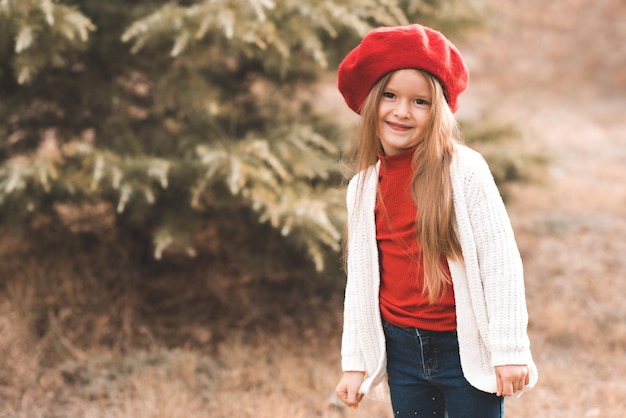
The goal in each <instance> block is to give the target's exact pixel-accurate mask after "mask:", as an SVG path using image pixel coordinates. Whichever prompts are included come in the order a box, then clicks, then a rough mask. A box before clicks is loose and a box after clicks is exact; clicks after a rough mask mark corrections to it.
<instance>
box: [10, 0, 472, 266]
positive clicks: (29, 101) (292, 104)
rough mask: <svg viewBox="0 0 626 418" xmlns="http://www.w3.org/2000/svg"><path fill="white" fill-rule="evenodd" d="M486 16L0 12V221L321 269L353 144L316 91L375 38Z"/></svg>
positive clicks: (178, 4) (195, 6)
mask: <svg viewBox="0 0 626 418" xmlns="http://www.w3.org/2000/svg"><path fill="white" fill-rule="evenodd" d="M481 7H482V3H481V2H479V1H474V2H461V1H457V0H448V1H420V2H413V1H406V0H404V1H392V0H343V1H339V2H338V1H330V0H241V1H237V2H233V1H226V0H197V1H192V0H187V1H184V0H179V1H175V2H172V1H158V0H144V1H136V2H127V1H121V0H111V1H106V2H102V1H98V0H82V1H70V0H67V1H53V0H29V1H23V0H0V221H2V222H3V223H4V224H5V225H13V226H17V227H20V228H27V229H28V230H29V231H31V232H33V231H35V230H36V231H37V233H46V231H47V229H46V228H47V227H45V226H44V227H41V225H42V224H46V223H45V222H42V221H41V220H42V219H47V220H48V221H47V222H48V225H50V224H53V225H55V224H59V223H60V224H62V225H64V226H65V227H66V229H67V230H69V231H72V232H76V233H89V234H95V235H102V234H107V233H110V231H111V230H125V231H133V237H134V238H135V239H137V240H139V241H140V242H143V243H144V244H145V245H149V244H151V248H152V249H151V253H152V255H153V256H154V257H156V258H160V257H161V256H162V255H163V253H164V252H170V253H173V254H175V253H182V254H188V255H194V254H196V253H197V252H198V251H203V250H205V249H206V248H214V247H215V245H218V246H220V247H222V250H221V251H225V253H228V254H231V255H232V257H233V258H236V257H238V254H239V255H241V254H240V253H241V251H242V248H243V247H244V246H247V251H249V252H250V251H251V252H252V254H251V257H253V259H254V262H255V263H256V265H257V266H258V265H259V263H263V261H262V260H266V258H267V256H268V248H271V250H272V252H273V256H275V257H282V256H284V255H285V254H287V257H285V259H286V258H288V257H290V256H289V254H294V250H293V247H295V248H296V249H298V250H297V251H296V252H304V253H306V254H308V257H309V259H310V260H312V261H313V264H314V266H315V267H316V268H317V269H318V270H319V269H322V268H323V265H324V262H325V254H328V253H329V250H330V252H331V253H335V254H336V251H337V250H338V249H339V244H340V239H341V228H342V226H341V225H342V216H343V215H342V214H343V210H344V209H343V208H344V205H343V197H342V191H341V190H340V189H339V187H338V185H339V183H340V178H341V175H340V173H339V172H338V168H339V167H338V159H339V151H340V149H341V147H342V142H341V140H340V138H339V136H340V135H339V134H338V133H339V128H338V127H337V126H334V125H333V124H332V123H330V122H329V121H327V120H324V119H323V118H322V117H320V116H319V115H318V114H316V112H315V111H314V109H315V107H314V106H313V105H312V100H314V98H310V97H308V95H307V94H306V91H307V87H308V86H311V85H313V84H314V83H315V82H316V81H318V80H319V78H320V76H321V75H322V74H324V72H325V71H328V70H334V68H335V67H336V64H337V62H338V59H339V58H340V57H342V56H344V55H345V53H347V51H348V50H349V48H351V47H353V46H354V45H355V44H356V43H357V42H358V40H359V39H360V38H361V37H362V36H363V35H364V34H365V33H366V32H367V31H369V30H370V29H371V28H372V27H373V26H378V25H396V24H406V23H408V22H409V21H415V20H416V19H417V20H419V21H420V22H422V23H425V24H431V23H432V24H434V25H437V26H439V27H449V28H450V27H452V26H454V25H455V24H460V25H461V26H462V27H466V26H468V25H470V24H474V23H476V22H477V21H478V20H479V19H478V18H477V16H479V15H480V11H481ZM268 226H269V228H268ZM203 231H204V232H206V231H212V232H211V233H205V234H204V236H210V240H211V241H212V244H210V245H204V246H203V244H201V243H198V239H197V238H198V236H199V235H203V233H202V232H203ZM215 243H217V244H215ZM118 244H119V245H125V243H124V242H121V240H120V242H118ZM205 244H206V243H205ZM224 248H229V249H230V250H228V251H226V250H224ZM335 258H336V256H335ZM265 262H266V263H267V260H266V261H265Z"/></svg>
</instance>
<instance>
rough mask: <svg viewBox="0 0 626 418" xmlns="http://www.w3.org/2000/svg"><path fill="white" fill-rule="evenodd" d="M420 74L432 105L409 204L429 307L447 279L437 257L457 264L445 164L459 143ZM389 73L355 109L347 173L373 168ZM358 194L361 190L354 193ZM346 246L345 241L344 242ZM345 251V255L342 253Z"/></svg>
mask: <svg viewBox="0 0 626 418" xmlns="http://www.w3.org/2000/svg"><path fill="white" fill-rule="evenodd" d="M418 71H420V73H422V75H424V77H426V80H427V81H428V85H429V87H430V91H431V96H432V102H431V107H430V117H429V119H428V123H427V126H426V129H425V132H426V134H425V136H424V139H423V140H422V141H421V142H420V143H419V144H418V145H417V146H416V148H415V151H414V152H413V157H412V165H413V177H412V181H411V198H412V199H413V201H414V202H415V204H416V206H417V207H418V209H419V210H418V211H417V213H416V219H415V223H416V227H417V228H416V229H417V235H418V236H417V237H416V238H417V239H419V241H420V244H421V248H422V257H423V266H424V293H425V294H426V295H428V298H429V301H430V303H435V302H436V301H437V300H438V299H439V298H440V297H441V296H442V295H443V292H444V290H445V286H446V284H448V283H450V282H451V278H450V277H449V275H448V274H447V271H446V270H445V269H444V267H443V266H442V264H441V256H442V255H445V256H446V257H449V258H452V259H456V260H462V258H463V256H462V253H461V244H460V242H459V239H458V237H457V234H456V231H455V227H454V224H455V220H454V206H453V201H452V180H451V178H450V164H451V162H452V157H453V154H454V147H455V144H456V143H459V142H461V141H462V139H461V133H460V130H459V126H458V123H457V121H456V119H455V118H454V115H453V114H452V111H451V110H450V108H449V107H448V105H447V103H446V98H445V92H444V90H443V88H442V87H441V84H440V83H439V81H438V80H437V79H436V78H435V77H434V76H432V75H431V74H430V73H427V72H425V71H421V70H418ZM392 74H393V73H389V74H387V75H385V76H384V77H383V78H381V79H380V80H379V81H378V82H377V83H376V84H375V85H374V87H372V89H371V90H370V93H369V95H368V96H367V98H366V99H365V102H364V104H363V106H362V108H361V121H360V124H359V126H358V128H357V132H356V135H355V138H354V142H353V146H352V150H351V152H350V154H349V162H350V165H351V167H352V169H353V173H356V172H360V171H363V170H366V169H367V168H369V167H371V166H372V165H374V164H376V161H377V159H378V153H379V152H380V151H381V150H382V144H381V141H380V138H379V136H378V134H377V122H378V105H379V102H380V98H381V96H382V93H383V92H384V90H385V88H386V86H387V83H388V82H389V79H390V78H391V75H392ZM358 190H359V193H362V191H363V187H362V185H360V186H359V187H358ZM346 242H347V240H346ZM346 251H347V249H346Z"/></svg>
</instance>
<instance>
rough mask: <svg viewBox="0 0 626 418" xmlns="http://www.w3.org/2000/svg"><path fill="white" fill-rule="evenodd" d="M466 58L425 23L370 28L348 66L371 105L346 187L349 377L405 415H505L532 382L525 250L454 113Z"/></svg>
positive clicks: (344, 67)
mask: <svg viewBox="0 0 626 418" xmlns="http://www.w3.org/2000/svg"><path fill="white" fill-rule="evenodd" d="M467 81H468V70H467V67H466V66H465V64H464V62H463V59H462V57H461V55H460V54H459V52H458V50H457V49H456V48H455V46H454V45H452V43H450V41H449V40H447V39H446V38H445V37H444V36H443V35H442V34H441V33H439V32H437V31H434V30H432V29H430V28H427V27H424V26H421V25H409V26H402V27H392V28H379V29H376V30H374V31H372V32H370V33H369V34H368V35H367V36H366V37H365V38H364V39H363V41H362V42H361V44H360V45H358V46H357V47H356V48H355V49H354V50H353V51H352V52H350V54H348V56H347V57H346V58H345V60H344V61H343V62H342V63H341V65H340V66H339V72H338V85H339V90H340V92H341V93H342V95H343V97H344V98H345V100H346V103H347V104H348V106H349V107H350V108H351V109H352V110H353V111H355V112H356V113H358V114H360V115H361V123H360V128H359V131H358V135H357V137H356V139H357V140H356V144H355V145H356V146H355V152H354V159H353V162H354V165H355V171H356V172H357V174H356V175H355V176H354V177H353V178H352V179H351V180H350V183H349V185H348V192H347V206H348V229H347V230H348V232H347V240H346V246H347V248H346V251H347V273H348V281H347V285H346V295H345V307H344V330H343V338H342V350H341V351H342V368H343V370H344V374H343V377H342V378H341V381H340V382H339V384H338V385H337V388H336V393H337V395H338V396H339V398H340V399H341V400H342V401H343V402H344V403H345V404H346V405H348V406H351V407H354V408H356V407H357V406H358V403H359V401H360V400H361V398H362V397H363V395H364V394H368V396H370V397H372V398H375V399H389V398H390V399H391V403H392V408H393V412H394V415H395V416H398V417H415V416H429V417H430V416H440V417H444V416H447V417H449V418H492V417H503V416H504V402H503V397H504V396H510V395H513V394H515V393H521V392H522V391H524V390H526V389H528V388H530V387H532V386H534V385H535V383H536V381H537V369H536V367H535V364H534V363H533V360H532V356H531V352H530V346H529V340H528V336H527V332H526V327H527V322H528V314H527V310H526V301H525V295H524V283H523V272H522V263H521V259H520V255H519V251H518V249H517V245H516V243H515V238H514V236H513V231H512V228H511V224H510V221H509V218H508V215H507V213H506V210H505V207H504V204H503V202H502V199H501V197H500V194H499V192H498V189H497V187H496V185H495V182H494V180H493V176H492V175H491V172H490V171H489V168H488V167H487V164H486V162H485V161H484V160H483V158H482V157H481V156H480V155H479V154H478V153H476V152H474V151H472V150H470V149H469V148H467V147H465V146H463V145H461V143H460V140H459V138H460V134H459V132H458V125H457V123H456V121H455V118H454V115H453V112H455V111H456V110H457V99H458V96H459V94H460V93H461V92H462V91H463V90H465V88H466V86H467Z"/></svg>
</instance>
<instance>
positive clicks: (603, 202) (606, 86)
mask: <svg viewBox="0 0 626 418" xmlns="http://www.w3.org/2000/svg"><path fill="white" fill-rule="evenodd" d="M492 4H493V8H494V18H493V23H492V25H490V26H489V27H487V28H485V29H484V30H482V31H481V32H480V33H477V34H474V35H472V36H471V37H468V38H467V40H466V42H464V43H463V42H457V44H458V45H459V47H460V48H461V50H462V52H463V54H464V56H465V57H466V59H467V61H468V64H469V66H470V68H471V69H472V75H471V81H470V88H469V89H468V91H467V92H466V93H464V94H463V95H462V96H461V110H460V112H459V114H458V116H459V117H460V118H462V119H466V120H483V121H493V122H498V123H500V122H504V123H508V122H510V123H513V124H515V125H516V126H518V127H520V128H521V130H522V133H523V135H522V138H521V140H520V141H521V144H517V145H516V147H522V148H523V149H526V150H532V151H533V152H535V153H539V154H541V155H543V156H544V157H545V158H546V159H547V161H548V164H547V167H546V169H545V170H542V171H540V172H538V173H537V175H536V176H535V178H534V179H533V181H531V182H528V183H523V184H518V185H516V186H515V187H514V188H512V190H511V191H510V192H511V199H510V203H509V206H508V207H509V213H510V215H511V220H512V222H513V225H514V229H515V231H516V236H517V238H518V243H519V246H520V250H521V252H522V256H523V259H524V263H525V270H526V292H527V299H528V307H529V313H530V325H529V333H530V338H531V344H532V349H533V353H534V357H535V360H536V362H537V365H538V368H539V373H540V380H539V383H538V385H537V387H536V388H535V389H533V390H532V391H530V392H528V393H526V394H525V395H524V396H522V397H521V398H519V399H517V398H512V399H509V400H508V401H507V417H511V418H515V417H517V418H561V417H563V418H565V417H566V418H578V417H580V418H593V417H602V418H622V417H624V416H626V360H625V358H626V357H625V354H624V353H625V352H626V304H625V303H624V299H623V298H624V295H625V294H626V117H625V115H626V48H624V46H623V42H624V40H626V23H625V22H626V5H625V4H624V3H623V1H622V0H602V1H599V0H559V1H553V2H543V1H541V0H532V1H525V2H519V1H514V0H492ZM320 100H324V101H327V102H330V103H336V104H337V105H338V106H340V105H342V102H341V98H340V97H339V95H338V93H336V91H335V90H334V86H330V87H329V88H328V89H323V90H320ZM334 110H335V109H333V111H334ZM344 112H345V109H344ZM337 113H338V114H340V111H339V110H337ZM344 114H346V115H347V113H344ZM0 241H2V242H0V256H2V257H0V258H2V260H3V263H5V265H4V266H2V268H3V270H2V271H3V272H7V271H10V269H9V267H7V265H8V264H11V263H13V264H14V265H15V269H16V270H17V269H18V268H21V269H26V270H25V271H27V272H28V274H29V275H30V276H36V275H41V276H42V277H44V276H45V274H44V273H45V269H46V268H47V266H46V265H42V266H39V267H24V266H22V265H20V263H21V261H20V260H19V259H15V260H14V259H13V258H11V257H12V254H16V257H21V256H25V257H27V256H28V254H27V252H26V250H24V251H23V252H22V253H20V251H19V248H20V246H19V243H14V242H6V241H3V240H0ZM328 280H333V278H328ZM158 285H159V284H158V283H155V284H154V286H155V287H156V286H158ZM261 285H262V284H261ZM64 286H65V287H66V290H67V293H68V294H72V295H73V297H74V298H76V299H80V298H81V297H83V296H84V294H85V292H86V291H87V289H85V288H81V287H80V286H77V285H76V284H72V283H70V282H69V281H68V282H65V283H64ZM85 286H86V285H85ZM268 286H269V290H268V288H266V289H265V290H263V289H262V288H261V287H251V289H250V290H249V292H245V291H242V290H241V289H238V288H236V287H235V286H230V287H224V288H222V289H217V290H216V291H219V292H228V303H229V304H231V305H232V309H233V312H235V311H237V310H238V311H245V315H243V316H241V317H239V318H237V319H236V320H232V318H230V319H229V318H228V317H226V316H216V317H215V323H214V324H198V323H190V324H180V327H181V331H184V332H187V333H188V335H190V338H189V342H186V343H184V344H178V345H177V344H171V343H168V344H163V343H160V342H159V341H155V340H154V338H153V333H151V332H150V330H148V329H143V328H140V329H139V330H137V331H134V332H135V334H136V335H139V336H140V337H141V338H143V339H144V341H145V343H144V344H143V348H141V349H137V348H130V349H129V348H128V347H125V346H124V344H123V343H122V342H119V341H117V342H115V343H114V345H115V346H116V347H118V348H119V349H118V350H117V351H115V352H111V351H109V350H107V349H105V348H102V349H97V348H96V349H89V350H83V349H81V348H80V347H76V346H75V344H73V343H72V339H71V338H68V337H67V334H63V333H62V332H60V331H58V330H59V329H61V325H62V324H63V323H64V321H67V318H72V312H68V311H64V310H63V309H60V310H59V311H58V312H51V313H50V315H49V318H48V322H47V325H48V327H49V330H48V331H47V332H46V333H45V334H44V335H43V336H41V338H39V339H37V338H35V337H33V336H30V335H27V334H25V333H24V332H23V330H24V329H25V328H26V327H32V326H33V324H31V323H29V322H28V318H29V315H30V313H31V312H30V308H31V307H32V304H33V294H35V293H36V292H35V290H33V289H32V288H29V287H28V286H27V285H25V284H23V283H21V282H16V283H14V284H12V285H11V286H9V287H8V288H7V289H6V294H4V295H0V296H1V297H0V417H3V418H4V417H7V418H8V417H12V418H57V417H58V418H61V417H85V418H87V417H90V418H100V417H102V418H118V417H119V418H122V417H133V418H148V417H150V418H178V417H181V418H183V417H185V418H190V417H191V418H209V417H210V418H222V417H224V418H225V417H237V418H246V417H255V418H264V417H268V418H269V417H272V418H283V417H284V418H287V417H289V418H298V417H301V418H304V417H306V418H309V417H326V418H368V417H369V418H390V417H391V416H392V415H391V412H390V407H389V405H388V404H384V403H379V402H375V401H371V400H367V399H366V400H364V401H363V402H362V404H361V406H360V408H359V409H358V410H356V411H355V410H349V409H346V408H343V407H342V406H341V405H340V404H339V403H338V401H337V400H336V398H335V397H334V396H333V390H334V386H335V384H336V382H337V381H338V379H339V377H340V374H341V372H340V359H339V344H340V335H341V307H342V295H341V293H340V292H337V288H338V286H336V285H334V284H332V283H327V284H325V283H324V282H323V280H322V282H321V284H311V286H310V288H308V289H302V288H300V289H293V288H290V287H289V285H288V284H286V283H270V284H268ZM175 296H177V295H174V294H172V297H175ZM85 303H90V301H89V300H87V301H86V302H85ZM133 303H134V301H133V300H129V301H125V302H124V304H121V305H120V306H121V308H120V310H121V313H120V318H122V319H121V320H122V322H123V323H124V324H126V322H124V318H125V315H126V313H125V312H126V311H124V309H125V308H124V307H127V306H132V304H133ZM224 306H226V305H224ZM128 315H130V314H128ZM106 321H107V319H106V318H94V319H93V321H91V320H90V322H88V324H89V325H88V326H87V327H86V328H85V329H82V328H81V329H76V331H75V332H76V333H79V332H83V333H90V335H93V336H94V338H95V336H96V335H97V336H102V335H106V328H107V326H109V325H111V324H108V323H107V322H106ZM85 323H87V322H86V321H85ZM225 323H226V324H229V326H230V327H231V329H230V332H229V333H227V334H223V335H221V336H218V335H217V331H216V330H217V329H219V327H220V326H222V327H223V324H225ZM37 325H38V324H35V326H37ZM213 326H214V328H212V327H213ZM124 329H125V328H124ZM129 332H130V331H129ZM218 337H219V338H218ZM134 338H135V339H136V338H138V337H137V336H135V337H134ZM120 347H121V348H120ZM50 353H56V357H55V358H54V361H48V360H47V359H48V357H47V356H50V355H51V354H50ZM59 353H62V355H61V354H59ZM45 364H54V366H53V367H43V366H42V365H45Z"/></svg>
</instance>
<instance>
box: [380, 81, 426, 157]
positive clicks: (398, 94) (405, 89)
mask: <svg viewBox="0 0 626 418" xmlns="http://www.w3.org/2000/svg"><path fill="white" fill-rule="evenodd" d="M431 103H432V95H431V92H430V86H429V85H428V81H427V80H426V77H424V75H422V73H420V72H419V71H418V70H413V69H403V70H398V71H396V72H394V73H393V74H392V75H391V77H390V78H389V82H388V83H387V86H386V87H385V89H384V90H383V94H382V97H381V98H380V102H379V104H378V121H377V133H378V137H379V138H380V141H381V143H382V147H383V150H384V152H385V155H394V154H397V153H399V152H402V151H404V150H407V149H409V148H412V147H414V146H416V145H417V144H419V143H420V142H421V141H422V140H423V139H424V136H425V134H426V132H425V130H426V126H427V123H428V119H429V117H430V106H431Z"/></svg>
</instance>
